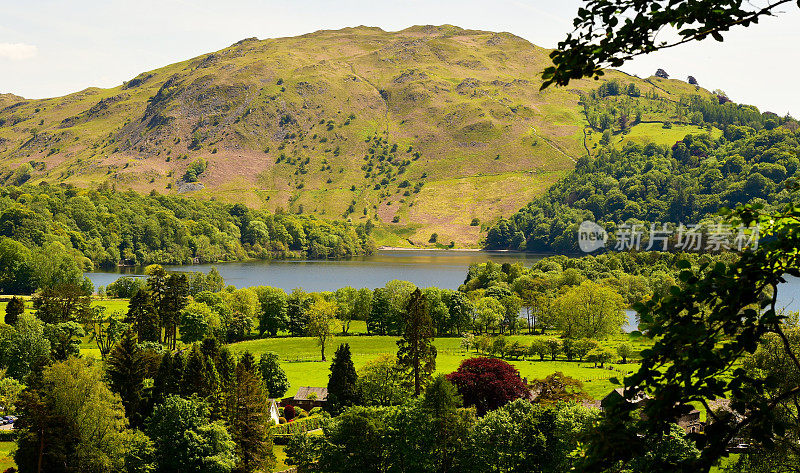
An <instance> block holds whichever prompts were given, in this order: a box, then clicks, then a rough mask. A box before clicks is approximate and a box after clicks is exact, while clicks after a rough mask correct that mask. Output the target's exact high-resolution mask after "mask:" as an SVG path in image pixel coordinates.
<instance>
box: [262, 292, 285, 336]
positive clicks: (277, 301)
mask: <svg viewBox="0 0 800 473" xmlns="http://www.w3.org/2000/svg"><path fill="white" fill-rule="evenodd" d="M253 290H254V291H255V292H256V294H257V295H258V302H259V304H260V308H261V309H260V310H259V313H258V333H259V335H261V336H264V334H265V333H268V334H270V335H271V336H273V337H274V336H276V335H277V334H278V331H279V330H284V329H286V327H287V325H288V324H289V317H288V314H287V308H288V304H287V298H286V292H285V291H284V290H283V289H278V288H275V287H256V288H253Z"/></svg>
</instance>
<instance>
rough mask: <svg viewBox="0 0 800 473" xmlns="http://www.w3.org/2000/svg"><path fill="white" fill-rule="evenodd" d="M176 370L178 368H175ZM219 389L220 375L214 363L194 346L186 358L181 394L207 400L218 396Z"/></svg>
mask: <svg viewBox="0 0 800 473" xmlns="http://www.w3.org/2000/svg"><path fill="white" fill-rule="evenodd" d="M173 361H174V360H173ZM174 368H176V367H175V366H173V369H174ZM218 388H219V373H217V370H216V367H215V366H214V363H213V362H212V361H211V360H210V359H208V357H206V356H205V355H204V354H203V352H201V351H200V348H199V347H198V346H197V345H192V348H191V349H190V350H189V354H188V355H187V356H186V364H185V366H184V368H183V376H182V377H181V384H180V393H181V394H182V395H184V396H187V397H188V396H191V395H193V394H196V395H197V396H199V397H200V398H202V399H206V398H209V397H211V396H213V395H214V394H216V392H217V389H218Z"/></svg>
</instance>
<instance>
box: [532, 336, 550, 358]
mask: <svg viewBox="0 0 800 473" xmlns="http://www.w3.org/2000/svg"><path fill="white" fill-rule="evenodd" d="M547 352H548V346H547V342H546V341H545V340H543V339H541V338H534V339H533V341H532V342H531V346H530V348H528V355H530V356H537V355H538V356H539V361H544V357H545V356H546V355H547Z"/></svg>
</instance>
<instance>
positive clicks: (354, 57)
mask: <svg viewBox="0 0 800 473" xmlns="http://www.w3.org/2000/svg"><path fill="white" fill-rule="evenodd" d="M548 53H549V51H548V50H546V49H543V48H540V47H537V46H534V45H533V44H531V43H529V42H528V41H526V40H524V39H522V38H519V37H517V36H514V35H512V34H509V33H493V32H486V31H472V30H464V29H461V28H458V27H454V26H447V25H445V26H415V27H411V28H408V29H405V30H402V31H398V32H386V31H383V30H381V29H379V28H368V27H357V28H345V29H342V30H337V31H318V32H315V33H311V34H307V35H303V36H298V37H292V38H279V39H267V40H257V39H245V40H242V41H240V42H238V43H236V44H234V45H232V46H230V47H228V48H225V49H222V50H220V51H216V52H213V53H210V54H206V55H203V56H199V57H196V58H193V59H189V60H187V61H183V62H180V63H177V64H172V65H169V66H166V67H163V68H160V69H157V70H154V71H149V72H144V73H142V74H140V75H138V76H137V77H135V78H132V79H131V80H129V81H127V82H126V83H124V84H123V85H121V86H119V87H115V88H111V89H99V88H89V89H85V90H83V91H80V92H76V93H74V94H70V95H67V96H64V97H57V98H50V99H42V100H25V99H22V98H20V97H16V96H12V95H10V94H9V95H0V183H6V184H12V183H13V184H20V183H22V182H28V183H31V184H37V183H40V182H47V183H59V182H66V183H70V184H74V185H77V186H81V187H96V186H98V185H100V184H103V183H106V184H114V185H115V186H116V187H117V188H118V189H126V188H130V189H133V190H136V191H139V192H148V191H150V190H157V191H158V192H159V193H162V194H163V193H176V194H177V193H189V194H191V195H195V196H197V197H200V198H214V199H217V200H220V201H223V202H241V203H244V204H246V205H248V206H250V207H253V208H257V209H264V210H269V211H275V210H277V209H283V210H286V211H288V212H291V213H311V214H316V215H319V216H323V217H326V218H337V219H338V218H348V219H351V220H352V221H353V222H354V223H365V222H366V221H367V220H368V219H371V220H373V222H376V223H377V225H378V229H377V230H378V231H377V233H376V235H378V237H379V243H382V244H389V245H404V246H408V245H410V244H414V245H424V244H427V242H428V239H429V236H430V235H431V234H432V233H434V232H435V233H437V234H438V236H439V242H449V241H455V242H456V244H457V245H459V246H476V245H477V244H478V242H479V240H480V239H481V238H483V237H485V232H484V233H482V231H485V229H486V227H487V225H488V224H491V223H492V222H495V221H497V220H498V218H499V217H501V216H509V215H511V214H512V213H513V212H514V211H516V210H517V209H519V208H521V207H522V206H523V205H524V204H526V203H528V202H530V201H531V200H533V199H534V198H536V197H537V196H539V195H541V194H543V193H544V192H545V191H546V189H547V188H548V187H549V186H550V185H552V184H553V183H555V182H556V181H558V180H559V179H560V178H561V177H563V176H564V175H565V174H566V173H567V172H568V171H570V170H571V169H572V168H573V167H574V164H575V161H576V160H577V159H578V158H579V157H580V156H582V155H585V154H586V152H587V150H588V149H590V147H591V146H592V145H593V144H592V143H593V142H592V140H596V139H598V138H599V136H600V135H599V134H598V133H592V134H590V135H589V136H584V130H585V129H587V125H588V124H589V122H588V121H587V120H588V119H589V117H590V114H587V113H586V110H585V103H584V102H582V101H581V100H582V99H581V97H584V96H586V94H589V93H590V92H591V91H593V90H595V89H597V87H598V85H599V83H598V82H595V81H577V82H575V83H574V84H573V85H571V86H570V87H568V88H550V89H547V90H546V91H544V92H540V91H539V87H540V85H541V80H540V77H539V74H540V72H541V70H542V69H543V68H544V67H545V66H546V65H547V64H549V58H548ZM606 77H607V78H608V79H617V80H619V81H620V82H621V83H622V84H623V85H627V84H634V86H635V87H636V88H637V89H638V90H640V91H641V92H642V96H640V97H637V98H635V100H636V101H637V102H640V103H641V104H644V105H642V106H641V107H640V108H641V110H642V112H643V118H642V120H643V121H648V120H649V121H666V120H672V119H677V120H678V121H679V120H680V117H672V115H673V114H674V112H675V110H676V107H675V106H674V104H675V103H678V102H679V101H680V100H681V99H682V97H685V96H686V95H687V94H694V93H701V94H707V92H705V91H704V90H703V89H699V88H697V87H695V86H690V85H688V84H686V83H684V82H681V81H675V80H662V79H655V78H651V79H648V80H642V79H638V78H635V77H630V76H627V75H625V74H622V73H619V72H615V71H609V72H608V74H607V75H606ZM617 99H618V97H616V98H615V97H611V98H609V97H601V98H600V99H598V100H599V101H600V102H598V103H600V104H601V105H602V103H604V102H607V101H610V100H617ZM630 99H631V100H633V98H630ZM595 105H596V104H595ZM601 105H598V106H599V107H601ZM601 108H602V107H601ZM598 110H600V109H598ZM600 111H601V112H602V110H600ZM644 125H646V123H642V124H641V125H637V124H633V125H629V126H632V127H633V128H631V130H636V129H637V127H641V126H644ZM651 128H652V129H651V130H644V133H639V135H644V136H645V137H652V136H655V137H656V139H657V137H658V136H659V135H661V134H665V133H666V134H668V131H667V130H664V129H662V128H659V127H652V126H651ZM631 136H636V135H635V134H632V135H631ZM670 140H672V141H673V142H674V139H673V137H672V136H669V137H667V138H666V140H664V141H670ZM473 218H478V219H479V220H480V221H481V222H482V223H485V224H486V225H484V226H473V225H470V223H471V222H472V220H473Z"/></svg>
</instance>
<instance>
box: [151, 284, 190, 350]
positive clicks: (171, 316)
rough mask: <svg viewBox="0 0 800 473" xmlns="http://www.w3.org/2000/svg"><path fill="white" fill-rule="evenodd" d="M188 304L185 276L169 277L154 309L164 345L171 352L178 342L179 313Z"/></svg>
mask: <svg viewBox="0 0 800 473" xmlns="http://www.w3.org/2000/svg"><path fill="white" fill-rule="evenodd" d="M151 278H152V276H151ZM188 302H189V284H188V281H187V279H186V275H185V274H171V275H169V276H168V277H167V279H166V283H165V285H164V293H163V297H161V299H160V301H159V302H157V303H156V304H155V307H156V310H157V312H158V315H159V318H160V320H161V327H163V329H164V344H165V345H167V346H168V347H170V349H172V350H174V349H175V346H176V344H177V342H178V325H179V324H180V318H181V311H182V310H183V309H184V308H185V307H186V305H187V304H188Z"/></svg>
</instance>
